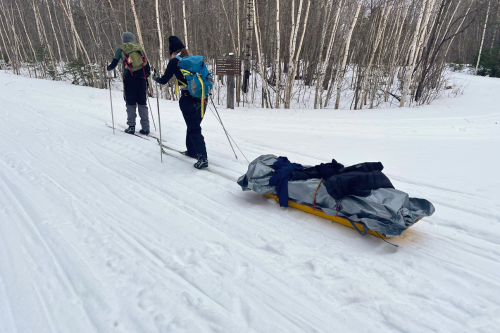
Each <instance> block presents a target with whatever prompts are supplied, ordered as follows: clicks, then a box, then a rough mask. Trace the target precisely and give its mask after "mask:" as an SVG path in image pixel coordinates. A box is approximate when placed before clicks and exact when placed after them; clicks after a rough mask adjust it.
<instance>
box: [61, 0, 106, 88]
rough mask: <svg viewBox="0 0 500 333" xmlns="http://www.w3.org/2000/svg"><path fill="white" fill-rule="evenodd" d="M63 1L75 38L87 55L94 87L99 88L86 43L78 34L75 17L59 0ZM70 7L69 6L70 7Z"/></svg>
mask: <svg viewBox="0 0 500 333" xmlns="http://www.w3.org/2000/svg"><path fill="white" fill-rule="evenodd" d="M59 1H60V2H61V5H62V7H63V10H64V13H65V14H66V17H67V18H68V20H69V23H70V25H71V28H72V29H73V34H74V37H75V40H76V41H78V43H79V44H80V46H81V49H82V51H83V54H84V55H85V57H86V58H87V62H88V66H89V70H90V73H91V74H92V80H93V81H94V87H95V88H97V86H96V84H97V81H96V79H95V75H94V70H93V69H92V62H91V61H90V57H89V54H88V53H87V50H86V49H85V47H84V45H83V42H82V40H81V39H80V35H78V31H76V27H75V24H74V22H73V17H72V16H71V15H69V13H68V11H67V10H66V6H64V4H63V2H62V0H59ZM68 9H69V8H68Z"/></svg>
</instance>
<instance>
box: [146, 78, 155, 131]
mask: <svg viewBox="0 0 500 333" xmlns="http://www.w3.org/2000/svg"><path fill="white" fill-rule="evenodd" d="M146 82H147V85H148V90H149V81H148V80H147V79H146ZM146 97H147V99H148V106H149V113H150V114H151V119H152V120H153V126H154V127H155V131H156V124H155V117H153V110H152V109H151V103H150V102H149V96H147V92H146Z"/></svg>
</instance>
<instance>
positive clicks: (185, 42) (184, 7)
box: [182, 0, 189, 49]
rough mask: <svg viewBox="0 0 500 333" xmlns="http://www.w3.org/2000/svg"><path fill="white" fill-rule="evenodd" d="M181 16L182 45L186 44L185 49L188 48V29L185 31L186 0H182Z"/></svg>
mask: <svg viewBox="0 0 500 333" xmlns="http://www.w3.org/2000/svg"><path fill="white" fill-rule="evenodd" d="M182 18H183V19H184V45H186V49H189V46H188V31H187V22H186V0H182Z"/></svg>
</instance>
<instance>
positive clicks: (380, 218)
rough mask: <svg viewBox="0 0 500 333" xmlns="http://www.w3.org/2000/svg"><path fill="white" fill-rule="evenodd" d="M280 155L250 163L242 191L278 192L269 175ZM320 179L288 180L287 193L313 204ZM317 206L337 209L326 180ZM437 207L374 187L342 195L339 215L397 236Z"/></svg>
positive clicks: (240, 181)
mask: <svg viewBox="0 0 500 333" xmlns="http://www.w3.org/2000/svg"><path fill="white" fill-rule="evenodd" d="M277 159H278V157H277V156H274V155H262V156H260V157H258V158H257V159H255V160H254V161H253V162H252V163H250V165H249V167H248V171H247V173H246V174H244V175H243V176H241V177H240V178H239V179H238V184H239V185H240V186H241V188H242V189H243V191H250V190H252V191H255V192H257V193H260V194H276V188H275V187H274V186H269V179H270V178H271V176H272V175H273V173H274V169H273V168H272V165H273V164H274V162H276V160H277ZM319 181H320V180H319V179H309V180H299V181H289V182H288V197H289V198H290V200H293V201H295V202H297V203H299V204H302V205H307V206H311V207H312V206H313V204H312V202H313V197H314V192H315V191H316V187H317V186H318V183H319ZM316 207H320V208H321V209H322V210H323V211H324V212H325V213H326V214H327V215H336V213H337V207H338V206H337V201H336V200H335V199H334V198H332V197H331V196H330V195H329V194H328V192H327V191H326V187H325V186H324V185H323V184H321V185H320V186H319V188H318V192H317V193H316ZM434 210H435V209H434V206H433V205H432V204H431V203H430V202H429V201H427V200H424V199H416V198H410V197H409V196H408V194H406V193H404V192H401V191H398V190H396V189H391V188H381V189H377V190H373V191H372V192H371V194H370V195H368V196H366V197H358V196H352V195H350V196H347V197H345V198H343V199H342V202H341V203H340V210H339V212H338V216H341V217H345V218H348V219H350V220H351V221H355V222H360V223H363V224H364V225H366V226H367V227H368V228H369V229H371V230H374V231H379V232H380V233H382V234H383V235H385V236H386V237H394V236H399V235H401V234H402V233H403V232H404V231H405V230H406V228H407V227H409V226H411V225H413V223H415V221H416V220H417V219H419V218H421V217H425V216H431V215H432V214H433V213H434Z"/></svg>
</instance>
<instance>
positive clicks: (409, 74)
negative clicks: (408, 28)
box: [399, 0, 427, 107]
mask: <svg viewBox="0 0 500 333" xmlns="http://www.w3.org/2000/svg"><path fill="white" fill-rule="evenodd" d="M424 2H425V3H424V4H423V6H422V10H421V11H420V14H419V16H418V20H417V27H416V29H415V34H414V36H413V41H412V43H411V47H410V59H409V61H408V67H407V69H406V73H405V78H404V81H403V92H402V93H401V101H400V104H399V107H404V106H405V102H406V95H408V91H409V89H410V84H411V77H412V72H413V66H414V59H415V53H416V50H417V41H418V37H419V36H418V32H419V31H420V26H421V25H422V20H423V17H424V11H425V8H426V5H427V0H424Z"/></svg>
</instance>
